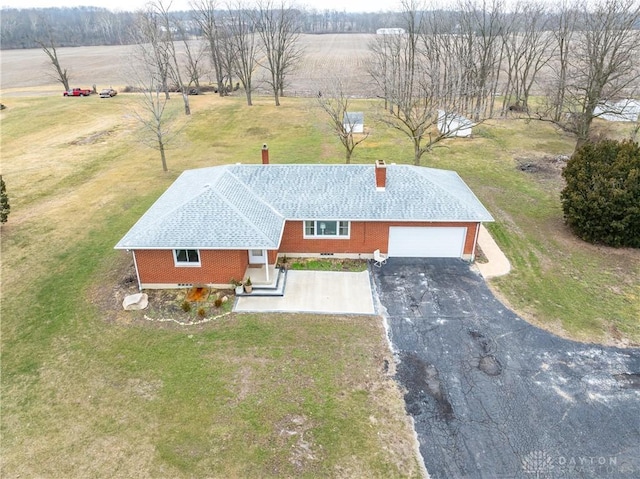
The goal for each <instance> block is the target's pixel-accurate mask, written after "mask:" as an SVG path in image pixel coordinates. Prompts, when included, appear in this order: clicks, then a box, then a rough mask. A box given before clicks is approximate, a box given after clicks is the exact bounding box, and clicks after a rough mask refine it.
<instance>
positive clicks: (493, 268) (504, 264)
mask: <svg viewBox="0 0 640 479" xmlns="http://www.w3.org/2000/svg"><path fill="white" fill-rule="evenodd" d="M478 245H479V246H480V249H482V252H483V253H484V255H485V256H486V257H487V261H488V262H487V263H478V262H476V263H475V266H476V267H477V268H478V270H479V271H480V274H481V275H482V277H483V278H484V279H490V278H495V277H496V276H504V275H505V274H508V273H509V271H511V264H510V263H509V260H508V259H507V257H506V256H505V255H504V253H503V252H502V250H501V249H500V247H499V246H498V245H497V244H496V242H495V241H494V239H493V238H492V237H491V235H490V234H489V232H488V231H487V228H485V227H484V225H481V226H480V232H479V233H478Z"/></svg>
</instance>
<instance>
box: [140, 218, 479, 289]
mask: <svg viewBox="0 0 640 479" xmlns="http://www.w3.org/2000/svg"><path fill="white" fill-rule="evenodd" d="M391 226H453V227H466V228H467V237H466V239H465V245H464V252H463V254H464V255H465V256H470V255H472V254H473V252H474V243H475V240H476V230H477V228H478V224H477V223H429V222H375V223H374V222H365V221H354V222H351V232H350V233H351V234H350V238H349V239H304V237H303V233H304V222H302V221H287V223H286V225H285V228H284V233H283V236H282V242H281V244H280V250H279V251H281V252H282V253H286V254H292V255H295V254H296V253H297V254H319V253H351V254H358V253H362V254H371V253H373V251H374V250H376V249H379V250H380V251H381V252H382V253H387V251H388V244H389V227H391ZM135 256H136V263H137V266H138V274H139V275H140V282H141V283H143V284H157V285H161V284H197V283H202V284H228V283H229V282H230V280H231V279H237V280H241V279H242V277H243V275H244V273H245V271H246V269H247V266H248V265H249V255H248V253H247V250H201V251H200V264H201V266H200V267H192V266H191V267H189V266H187V267H184V266H182V267H181V266H175V264H174V261H173V251H172V250H136V252H135ZM277 256H278V251H275V250H272V251H268V257H269V264H275V263H276V261H277Z"/></svg>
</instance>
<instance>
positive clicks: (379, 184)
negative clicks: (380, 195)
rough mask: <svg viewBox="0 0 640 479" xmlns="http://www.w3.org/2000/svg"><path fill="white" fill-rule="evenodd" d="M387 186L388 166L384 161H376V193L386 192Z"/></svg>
mask: <svg viewBox="0 0 640 479" xmlns="http://www.w3.org/2000/svg"><path fill="white" fill-rule="evenodd" d="M386 186H387V164H386V163H385V162H384V160H378V161H376V191H384V189H385V187H386Z"/></svg>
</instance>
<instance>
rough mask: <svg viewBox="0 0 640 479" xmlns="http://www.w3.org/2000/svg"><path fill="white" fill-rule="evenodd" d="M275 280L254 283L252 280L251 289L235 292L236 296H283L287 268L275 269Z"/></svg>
mask: <svg viewBox="0 0 640 479" xmlns="http://www.w3.org/2000/svg"><path fill="white" fill-rule="evenodd" d="M275 271H277V273H276V281H275V282H274V283H271V284H255V283H253V280H251V282H252V283H253V289H252V291H251V292H250V293H246V292H244V291H243V292H242V293H240V294H236V296H237V297H245V296H284V289H285V287H286V285H287V270H286V269H277V270H275Z"/></svg>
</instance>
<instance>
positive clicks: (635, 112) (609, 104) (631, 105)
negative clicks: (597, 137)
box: [593, 98, 640, 121]
mask: <svg viewBox="0 0 640 479" xmlns="http://www.w3.org/2000/svg"><path fill="white" fill-rule="evenodd" d="M593 113H594V114H595V115H596V116H597V117H600V118H602V119H603V120H607V121H639V120H640V101H638V100H633V99H629V98H627V99H624V100H619V101H615V102H614V101H606V102H603V103H601V104H600V105H598V106H597V107H596V109H595V110H594V112H593Z"/></svg>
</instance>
